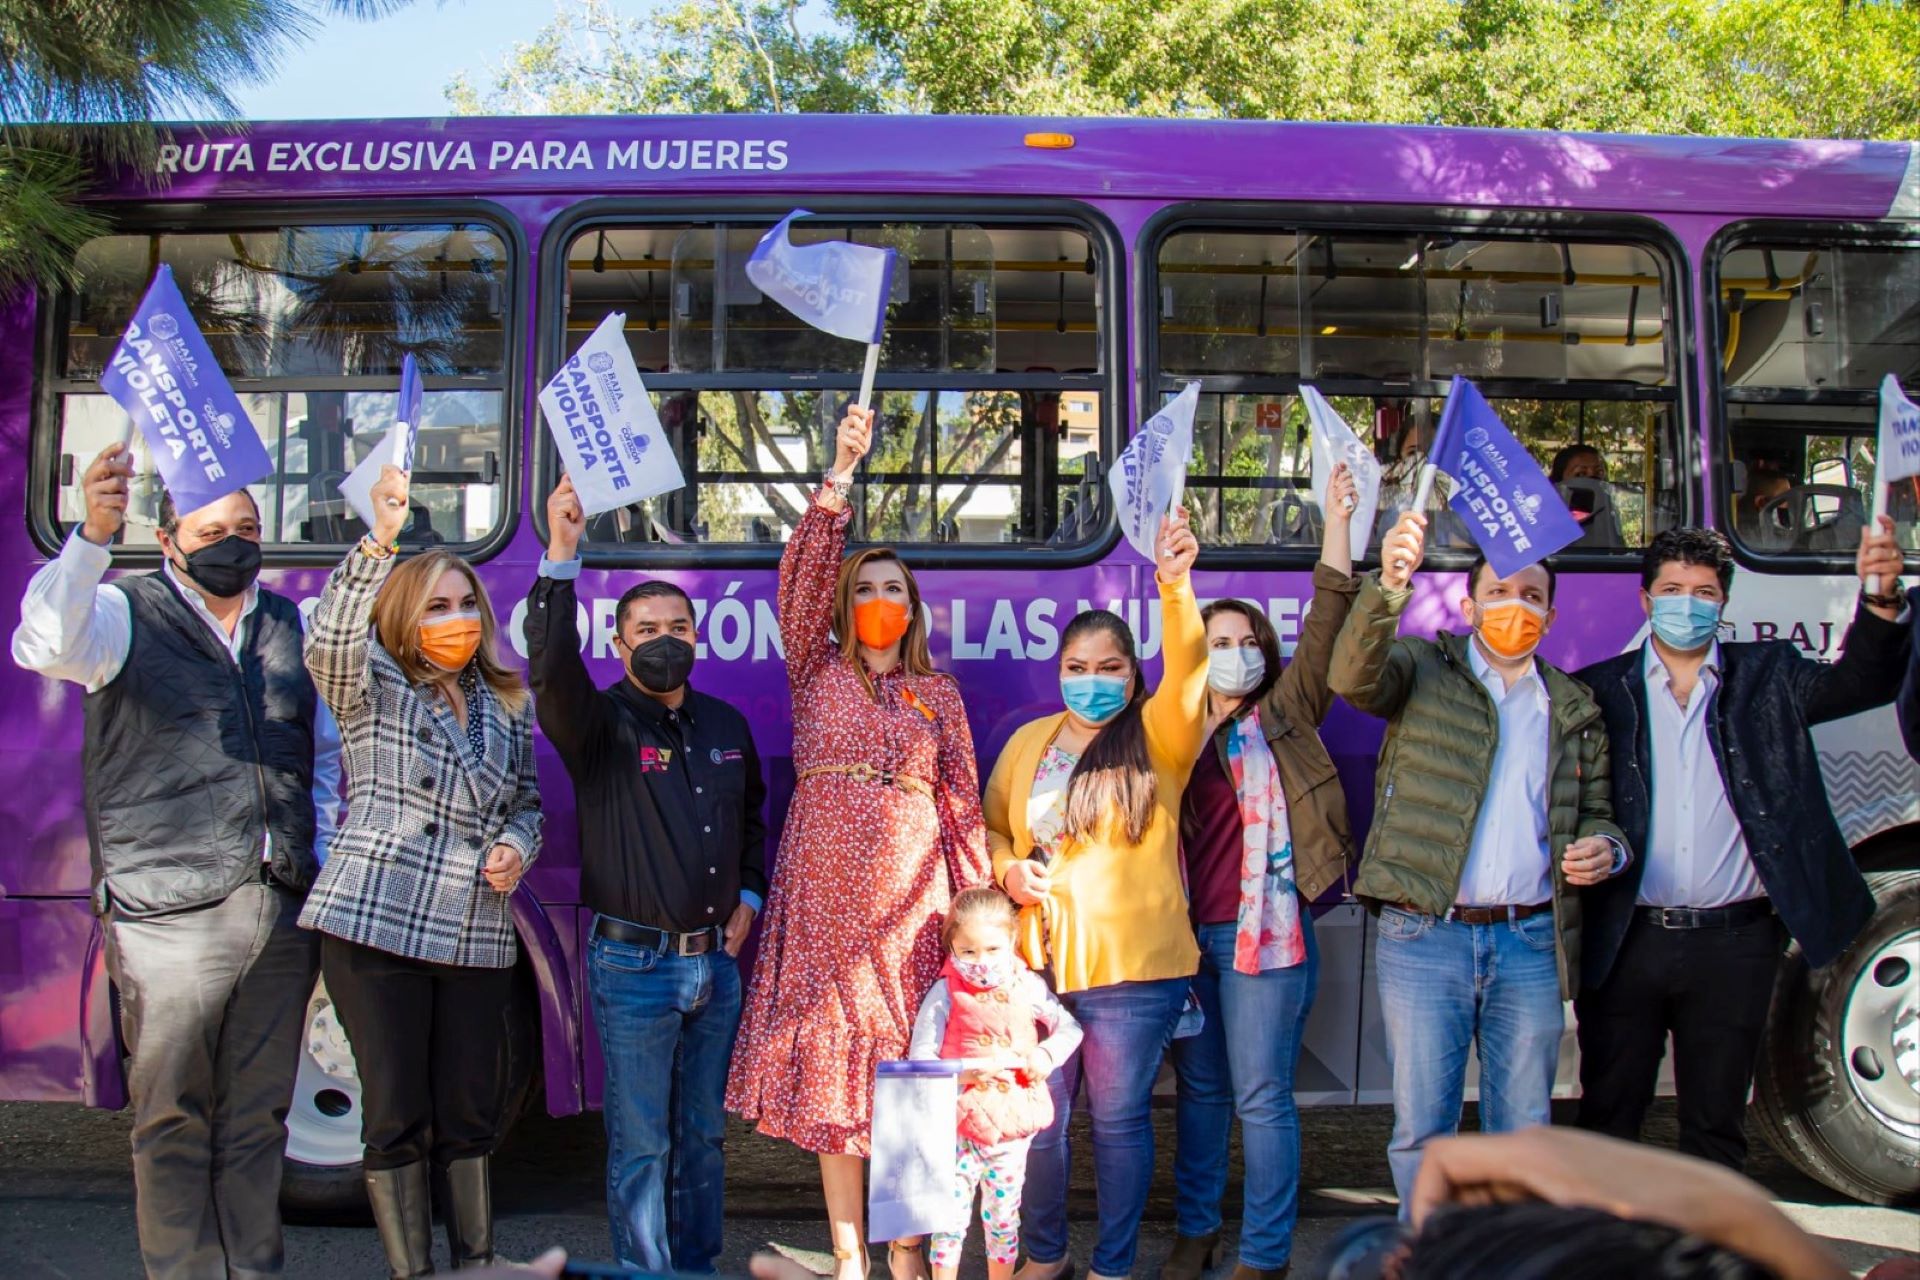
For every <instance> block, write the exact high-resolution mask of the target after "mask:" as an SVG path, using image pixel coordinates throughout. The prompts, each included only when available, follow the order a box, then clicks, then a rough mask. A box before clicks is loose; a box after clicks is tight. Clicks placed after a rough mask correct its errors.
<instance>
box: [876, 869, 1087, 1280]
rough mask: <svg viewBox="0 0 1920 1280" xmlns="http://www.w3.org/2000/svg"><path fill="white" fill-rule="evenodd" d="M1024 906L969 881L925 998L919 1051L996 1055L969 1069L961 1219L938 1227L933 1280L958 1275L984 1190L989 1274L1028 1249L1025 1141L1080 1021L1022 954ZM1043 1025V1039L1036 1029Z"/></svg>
mask: <svg viewBox="0 0 1920 1280" xmlns="http://www.w3.org/2000/svg"><path fill="white" fill-rule="evenodd" d="M1018 916H1019V910H1018V908H1016V907H1015V906H1014V905H1013V899H1011V898H1009V897H1007V895H1006V894H1004V893H1002V892H1000V890H998V889H992V888H979V889H968V890H965V891H964V892H962V893H960V894H959V895H957V896H956V897H955V898H954V900H953V905H952V906H951V907H950V908H949V909H948V912H947V920H946V924H945V925H943V926H942V927H941V930H940V941H941V942H942V943H943V944H945V946H946V950H947V964H946V967H945V968H944V969H942V970H941V971H940V980H939V981H938V982H935V983H934V984H933V989H932V990H931V991H929V992H927V998H926V999H925V1000H923V1001H921V1003H920V1013H919V1016H918V1017H916V1018H915V1019H914V1023H913V1046H912V1048H911V1049H910V1050H909V1056H910V1057H913V1058H920V1059H928V1058H947V1059H956V1058H970V1059H974V1060H976V1061H980V1062H986V1063H990V1064H991V1065H985V1066H981V1067H978V1068H976V1069H972V1070H968V1071H965V1072H962V1073H961V1076H960V1108H959V1115H958V1123H957V1129H958V1133H959V1158H958V1162H957V1166H956V1174H957V1176H956V1177H955V1179H954V1195H955V1197H956V1198H957V1199H958V1200H959V1201H960V1204H961V1206H962V1208H961V1216H960V1222H961V1228H960V1229H959V1230H957V1231H938V1232H935V1233H934V1236H933V1252H932V1259H931V1261H932V1264H933V1275H934V1280H954V1276H955V1274H956V1273H957V1272H958V1271H959V1269H960V1246H961V1244H962V1243H963V1242H964V1241H965V1240H966V1227H965V1223H966V1209H967V1208H968V1207H970V1206H971V1205H972V1203H973V1197H974V1193H975V1192H976V1191H978V1192H979V1193H980V1221H981V1224H982V1225H983V1226H984V1227H985V1229H986V1237H987V1276H988V1280H1009V1277H1011V1276H1012V1275H1013V1263H1014V1258H1015V1257H1016V1256H1017V1255H1018V1254H1019V1252H1020V1187H1021V1184H1022V1183H1023V1182H1024V1181H1025V1180H1026V1171H1027V1145H1028V1143H1029V1142H1031V1140H1032V1138H1033V1135H1034V1134H1036V1133H1038V1132H1040V1131H1041V1130H1042V1129H1044V1128H1046V1127H1047V1126H1048V1125H1049V1124H1051V1123H1052V1122H1053V1102H1052V1099H1051V1098H1049V1097H1048V1095H1047V1077H1048V1076H1049V1075H1052V1074H1053V1072H1054V1071H1055V1070H1056V1069H1058V1068H1059V1067H1060V1065H1061V1064H1062V1063H1064V1062H1065V1061H1066V1060H1067V1059H1068V1058H1069V1057H1071V1056H1072V1055H1073V1051H1074V1050H1075V1049H1077V1048H1079V1047H1080V1024H1079V1023H1077V1022H1075V1021H1074V1020H1073V1015H1072V1014H1069V1013H1068V1012H1067V1011H1066V1010H1065V1009H1064V1008H1062V1007H1061V1005H1060V1002H1059V1001H1058V1000H1056V999H1054V997H1053V993H1052V992H1051V991H1048V990H1047V984H1046V983H1045V982H1043V981H1041V979H1040V975H1039V974H1037V973H1035V972H1034V971H1033V970H1031V969H1029V968H1027V966H1026V965H1025V964H1023V963H1022V962H1021V961H1020V960H1019V959H1018V958H1017V957H1016V956H1015V954H1014V947H1013V934H1014V922H1015V921H1016V919H1017V918H1018ZM1036 1026H1044V1027H1045V1028H1046V1030H1047V1038H1046V1040H1044V1041H1042V1040H1041V1039H1040V1037H1039V1035H1038V1034H1037V1032H1036V1031H1035V1027H1036Z"/></svg>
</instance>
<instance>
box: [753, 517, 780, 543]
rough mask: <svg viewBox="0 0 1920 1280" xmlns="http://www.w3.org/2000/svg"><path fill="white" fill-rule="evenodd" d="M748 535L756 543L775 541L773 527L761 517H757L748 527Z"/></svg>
mask: <svg viewBox="0 0 1920 1280" xmlns="http://www.w3.org/2000/svg"><path fill="white" fill-rule="evenodd" d="M748 535H749V536H750V537H751V538H752V539H753V540H754V541H755V542H772V541H773V540H774V539H773V526H772V525H770V524H768V523H767V522H766V521H765V520H764V519H762V518H761V517H759V516H755V517H754V518H753V522H752V524H750V525H749V526H748Z"/></svg>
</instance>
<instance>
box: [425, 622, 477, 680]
mask: <svg viewBox="0 0 1920 1280" xmlns="http://www.w3.org/2000/svg"><path fill="white" fill-rule="evenodd" d="M479 651H480V615H479V614H477V613H451V614H448V615H447V616H446V617H444V618H435V619H434V620H433V621H432V622H423V623H421V624H420V656H421V657H423V658H425V659H426V660H427V661H428V662H431V663H432V664H433V665H434V666H436V667H438V668H440V669H441V670H442V671H464V670H466V666H467V664H468V663H469V662H472V661H473V655H474V654H476V653H478V652H479Z"/></svg>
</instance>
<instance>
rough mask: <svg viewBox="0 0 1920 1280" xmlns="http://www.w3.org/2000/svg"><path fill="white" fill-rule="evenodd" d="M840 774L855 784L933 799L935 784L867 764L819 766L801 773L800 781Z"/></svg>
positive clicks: (908, 774) (907, 774)
mask: <svg viewBox="0 0 1920 1280" xmlns="http://www.w3.org/2000/svg"><path fill="white" fill-rule="evenodd" d="M826 773H838V774H844V775H845V776H847V777H849V778H852V779H853V780H854V781H855V782H872V783H876V784H878V785H879V786H883V787H899V788H900V789H901V790H903V791H913V792H917V793H919V794H920V795H923V796H925V797H927V798H928V799H929V800H931V799H932V798H933V784H932V783H931V782H928V781H927V780H926V779H925V778H916V777H914V776H913V775H912V774H910V773H895V772H894V771H893V770H891V769H881V768H878V767H876V766H874V765H870V764H868V763H866V762H865V761H864V760H863V761H861V762H860V763H859V764H817V765H815V766H813V768H811V769H802V770H801V771H800V777H799V779H798V780H799V781H801V782H805V781H806V780H807V779H808V778H814V777H818V776H820V775H821V774H826Z"/></svg>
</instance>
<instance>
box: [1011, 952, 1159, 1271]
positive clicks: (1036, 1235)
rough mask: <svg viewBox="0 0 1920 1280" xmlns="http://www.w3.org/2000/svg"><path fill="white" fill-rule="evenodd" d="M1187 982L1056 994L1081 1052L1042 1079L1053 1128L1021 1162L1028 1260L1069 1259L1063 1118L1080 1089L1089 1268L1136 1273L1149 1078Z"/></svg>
mask: <svg viewBox="0 0 1920 1280" xmlns="http://www.w3.org/2000/svg"><path fill="white" fill-rule="evenodd" d="M1191 985H1192V980H1191V979H1188V978H1165V979H1161V980H1160V981H1158V982H1118V983H1115V984H1113V985H1112V986H1108V987H1094V988H1093V989H1092V990H1089V991H1076V992H1074V993H1072V994H1071V995H1065V996H1062V997H1060V1003H1062V1004H1064V1005H1065V1006H1066V1007H1067V1012H1068V1013H1071V1014H1072V1015H1073V1016H1074V1017H1075V1018H1076V1019H1078V1020H1079V1023H1080V1027H1081V1030H1082V1031H1084V1032H1085V1033H1086V1036H1085V1038H1084V1039H1083V1040H1081V1042H1080V1052H1078V1053H1076V1054H1074V1055H1073V1057H1071V1058H1069V1059H1068V1060H1067V1061H1066V1063H1065V1065H1063V1066H1062V1067H1061V1068H1060V1069H1059V1070H1058V1071H1056V1072H1054V1073H1053V1075H1052V1076H1050V1077H1048V1079H1047V1091H1048V1092H1049V1093H1051V1094H1052V1095H1053V1123H1052V1124H1050V1125H1048V1126H1047V1127H1046V1128H1045V1129H1043V1130H1041V1131H1040V1132H1039V1133H1038V1134H1037V1135H1035V1137H1034V1139H1033V1150H1032V1151H1031V1152H1030V1153H1029V1155H1028V1156H1027V1196H1026V1204H1025V1212H1024V1214H1023V1217H1024V1218H1025V1228H1024V1234H1025V1236H1026V1245H1027V1256H1028V1257H1029V1258H1031V1259H1033V1260H1034V1261H1036V1262H1043V1263H1052V1262H1058V1261H1059V1260H1060V1259H1062V1258H1064V1257H1066V1256H1067V1173H1068V1169H1069V1165H1070V1161H1071V1157H1072V1153H1071V1152H1070V1151H1069V1150H1068V1144H1067V1121H1068V1120H1069V1119H1070V1118H1071V1115H1072V1109H1073V1108H1072V1103H1073V1097H1074V1095H1075V1094H1076V1093H1077V1092H1078V1091H1079V1089H1080V1086H1081V1085H1082V1084H1083V1083H1084V1084H1085V1085H1086V1092H1087V1110H1088V1112H1089V1113H1090V1114H1091V1115H1092V1117H1093V1182H1094V1194H1095V1198H1096V1200H1097V1203H1098V1205H1099V1212H1100V1242H1099V1243H1098V1244H1097V1245H1096V1246H1095V1247H1094V1250H1093V1270H1094V1271H1096V1272H1098V1273H1099V1274H1100V1275H1103V1276H1124V1275H1126V1274H1127V1273H1128V1272H1130V1271H1131V1270H1133V1254H1134V1249H1135V1248H1136V1246H1137V1245H1138V1244H1139V1242H1140V1214H1141V1212H1142V1211H1143V1210H1144V1209H1145V1208H1146V1206H1147V1189H1148V1187H1149V1186H1151V1185H1152V1182H1153V1124H1152V1121H1151V1119H1150V1117H1149V1115H1148V1108H1149V1106H1150V1105H1151V1103H1152V1101H1153V1081H1154V1077H1155V1076H1157V1075H1159V1074H1160V1059H1161V1056H1162V1055H1163V1054H1164V1053H1165V1052H1166V1048H1167V1041H1168V1039H1169V1038H1171V1037H1172V1035H1173V1024H1174V1023H1175V1022H1176V1021H1178V1020H1179V1017H1180V1010H1181V1008H1182V1007H1184V1006H1185V1004H1186V1002H1187V988H1188V987H1190V986H1191Z"/></svg>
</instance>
